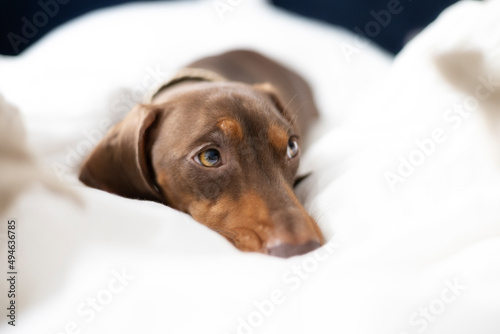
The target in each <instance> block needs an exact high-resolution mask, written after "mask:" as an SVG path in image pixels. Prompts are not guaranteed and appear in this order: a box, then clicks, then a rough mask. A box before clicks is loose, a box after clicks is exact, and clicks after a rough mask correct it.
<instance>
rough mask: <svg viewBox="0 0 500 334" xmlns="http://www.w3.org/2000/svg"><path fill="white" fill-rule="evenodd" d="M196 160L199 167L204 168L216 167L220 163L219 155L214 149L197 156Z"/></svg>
mask: <svg viewBox="0 0 500 334" xmlns="http://www.w3.org/2000/svg"><path fill="white" fill-rule="evenodd" d="M197 158H198V159H196V160H197V161H196V162H198V163H199V164H200V165H202V166H205V167H216V166H217V165H218V164H219V162H220V153H219V151H217V150H216V149H213V148H210V149H208V150H205V151H203V152H201V153H200V154H198V155H197Z"/></svg>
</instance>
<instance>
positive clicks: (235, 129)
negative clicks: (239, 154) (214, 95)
mask: <svg viewBox="0 0 500 334" xmlns="http://www.w3.org/2000/svg"><path fill="white" fill-rule="evenodd" d="M217 126H218V127H219V128H220V129H221V130H222V132H224V133H225V134H226V135H228V136H229V137H231V138H234V139H238V140H242V139H243V131H242V130H241V126H240V123H238V121H237V120H235V119H234V118H230V117H222V118H221V119H219V121H218V122H217Z"/></svg>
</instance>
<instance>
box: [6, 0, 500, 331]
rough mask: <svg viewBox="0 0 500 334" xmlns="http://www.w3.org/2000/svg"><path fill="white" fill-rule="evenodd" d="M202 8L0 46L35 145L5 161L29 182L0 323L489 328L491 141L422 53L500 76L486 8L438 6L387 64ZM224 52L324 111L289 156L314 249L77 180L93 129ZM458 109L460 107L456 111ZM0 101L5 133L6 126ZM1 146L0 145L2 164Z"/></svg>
mask: <svg viewBox="0 0 500 334" xmlns="http://www.w3.org/2000/svg"><path fill="white" fill-rule="evenodd" d="M213 3H214V2H213V1H205V2H200V3H149V4H140V5H137V4H135V5H126V6H121V7H117V8H111V9H107V10H102V11H98V12H95V13H93V14H90V15H86V16H84V17H82V18H80V19H78V20H75V21H73V22H71V23H70V24H67V25H65V26H63V27H61V28H59V29H58V30H56V31H55V32H53V33H51V34H50V35H49V36H48V37H46V38H45V39H43V40H42V41H41V42H40V43H38V44H37V45H36V46H35V47H33V48H31V49H30V50H29V51H28V52H26V53H25V54H24V55H23V56H21V57H17V58H7V57H2V58H0V93H1V94H2V95H3V97H4V98H5V99H6V100H8V101H9V102H10V103H12V104H14V105H16V106H17V107H18V108H19V110H20V111H21V112H20V115H21V116H22V120H23V122H24V127H25V128H26V136H27V137H26V139H27V143H28V147H29V149H30V150H31V152H32V154H33V155H34V156H35V158H36V159H35V160H36V165H35V164H34V163H32V162H31V160H29V159H27V160H26V161H20V162H18V163H19V164H20V166H21V165H22V166H26V164H27V165H29V166H30V168H32V169H34V170H38V172H34V173H33V175H35V177H33V178H32V179H34V180H35V181H33V180H32V179H28V178H25V179H23V180H21V181H19V182H20V183H23V184H25V185H27V187H26V188H23V189H24V190H23V191H22V193H21V195H20V196H19V197H17V198H16V200H15V201H14V202H13V203H12V204H11V205H10V207H9V208H8V210H7V211H6V212H4V213H3V215H2V216H3V217H4V218H2V220H1V222H0V229H1V230H0V236H1V237H2V239H1V242H2V243H1V252H0V254H1V257H0V262H1V265H0V267H1V268H3V269H2V277H4V274H5V276H6V272H7V269H4V268H6V266H7V263H6V262H7V255H6V254H7V253H6V241H7V239H6V231H7V219H8V218H9V219H12V218H14V219H16V221H17V240H18V243H17V249H16V251H17V260H16V261H17V262H16V265H17V268H16V269H17V271H18V275H17V287H16V289H17V296H16V307H17V308H16V311H17V319H16V326H15V327H12V326H10V325H8V324H7V320H8V318H7V317H6V314H7V311H6V307H7V305H8V304H7V303H8V302H9V299H8V298H7V293H6V291H7V290H8V285H7V281H6V280H5V279H3V278H2V280H0V282H1V283H0V291H1V293H0V309H2V310H3V311H2V314H0V316H1V318H0V319H2V320H1V321H0V332H1V333H43V334H55V333H103V334H104V333H105V334H109V333H120V334H123V333H169V334H181V333H182V334H184V333H219V334H221V333H222V334H233V333H245V334H250V333H342V334H348V333H384V334H387V333H394V334H403V333H407V334H413V333H429V334H431V333H438V334H448V333H449V334H458V333H460V334H461V333H463V334H469V333H480V334H498V333H500V256H499V254H500V222H499V217H500V206H499V205H498V203H499V202H500V177H499V176H500V171H499V164H498V161H497V160H495V152H496V151H497V150H498V149H499V148H498V146H495V144H494V143H493V142H492V140H491V139H490V138H491V136H490V133H489V132H488V130H487V129H488V124H487V123H486V121H485V119H486V118H484V117H483V111H484V110H483V109H485V108H486V107H485V106H486V104H487V103H489V102H490V101H489V100H488V99H486V100H484V101H483V102H481V103H480V104H478V105H477V106H476V107H474V106H472V107H471V103H472V102H473V101H472V100H471V99H470V98H469V97H468V96H469V95H467V92H464V90H463V89H459V88H456V87H457V85H456V84H454V83H450V82H448V79H445V78H444V77H443V75H442V74H441V73H442V71H441V70H440V69H439V68H438V66H437V65H436V64H437V63H436V61H435V59H436V57H438V56H439V55H442V54H444V53H447V54H456V53H460V52H462V53H463V52H478V53H479V54H482V55H483V62H484V63H483V65H484V66H483V67H481V68H482V69H483V70H484V72H481V73H473V75H471V73H468V72H467V69H468V68H469V67H468V66H469V64H468V63H467V62H463V63H460V64H458V65H457V69H462V70H463V71H462V72H461V71H459V70H457V71H456V75H457V77H458V79H457V80H460V78H467V79H470V78H472V79H474V78H476V79H477V78H478V77H479V76H481V78H483V79H486V80H487V78H488V76H489V75H493V78H492V80H493V82H495V78H497V79H496V80H497V81H498V80H500V71H499V69H500V66H499V65H498V64H500V63H499V62H498V60H499V57H500V40H499V39H498V38H497V37H498V36H499V33H500V23H499V22H500V20H499V18H500V14H499V13H500V5H499V3H500V2H499V1H487V2H484V3H481V2H462V3H459V4H457V5H455V6H453V7H452V8H451V9H449V10H447V11H446V12H445V13H444V14H443V15H441V17H440V18H439V19H438V20H437V22H435V23H434V24H432V25H431V26H430V27H428V28H427V29H426V30H425V31H424V32H423V33H422V34H420V35H419V36H417V38H416V39H415V40H413V41H412V42H410V44H409V45H408V46H407V47H406V48H405V49H404V50H403V52H402V53H401V54H400V55H398V57H396V59H395V60H394V61H393V60H392V59H391V58H390V57H389V56H388V55H386V54H384V53H383V52H381V51H380V50H378V49H376V48H375V47H374V46H372V45H369V44H364V43H361V42H362V41H360V40H358V39H357V38H355V37H353V36H352V35H350V34H348V33H346V32H343V31H341V30H339V29H335V28H332V27H329V26H325V25H322V24H319V23H314V22H311V21H307V20H303V19H299V18H297V17H294V16H291V15H288V14H285V13H284V12H281V11H278V10H276V9H272V8H271V7H269V6H268V5H266V4H264V3H261V2H260V1H253V2H251V1H243V2H240V4H239V5H237V6H235V7H234V9H233V10H232V11H230V12H227V13H226V14H225V15H224V20H221V19H220V17H219V15H218V13H217V12H216V10H215V9H214V7H213ZM239 47H246V48H252V49H256V50H259V51H261V52H263V53H265V54H268V55H270V56H271V57H273V58H276V59H278V60H280V61H282V62H284V63H286V64H288V65H289V66H291V67H293V68H295V69H296V70H297V71H299V72H300V73H301V74H302V75H303V76H305V77H306V78H307V79H308V81H309V82H310V83H311V85H312V87H313V90H314V92H315V95H316V98H317V102H318V105H319V108H320V110H321V113H322V119H323V122H322V125H321V127H320V129H318V131H317V132H316V135H315V139H314V142H313V143H312V145H311V147H310V149H309V151H308V152H306V154H305V155H304V156H303V159H302V165H301V170H302V171H313V175H312V176H311V177H309V178H308V179H307V180H306V181H304V182H303V184H301V186H300V187H299V189H298V195H299V197H300V198H301V199H302V200H303V202H304V203H305V206H306V209H307V210H308V211H309V212H310V213H311V214H312V215H313V216H314V217H315V218H316V219H317V221H318V223H319V225H320V227H321V228H322V230H323V231H324V234H325V236H326V237H327V239H328V240H329V243H328V244H327V245H326V246H325V247H323V248H322V249H320V250H318V251H317V252H315V253H314V254H309V255H304V256H300V257H294V258H291V259H279V258H273V257H270V256H264V255H260V254H252V253H241V252H239V251H238V250H236V249H235V248H234V247H233V246H232V245H230V244H229V243H228V242H227V241H226V240H225V239H224V238H223V237H221V236H219V235H218V234H216V233H215V232H213V231H211V230H209V229H207V228H205V227H204V226H202V225H201V224H199V223H197V222H195V221H194V220H193V219H191V218H190V217H189V216H187V215H185V214H182V213H179V212H177V211H175V210H172V209H170V208H168V207H165V206H162V205H159V204H156V203H152V202H147V201H136V200H130V199H125V198H120V197H117V196H114V195H111V194H108V193H105V192H101V191H98V190H95V189H90V188H87V187H84V186H83V185H82V184H80V183H79V182H78V181H77V177H76V175H77V169H78V164H79V163H80V162H81V159H83V158H84V156H85V154H86V153H88V151H89V150H90V149H91V147H92V145H93V143H94V142H95V140H96V139H98V137H99V136H100V135H101V133H102V132H103V130H102V129H101V127H102V128H105V127H106V126H107V125H108V123H111V122H115V121H116V120H118V119H120V118H121V117H123V116H124V114H125V113H126V111H128V107H129V106H130V105H133V104H135V103H136V102H139V101H140V99H141V98H142V96H143V95H144V94H147V93H148V91H149V90H150V89H152V88H153V86H154V85H155V84H156V82H155V81H156V79H158V80H161V78H166V77H167V76H168V75H169V74H170V73H172V72H173V71H175V69H177V68H178V67H180V66H182V65H184V64H186V63H188V62H190V61H191V60H194V59H196V58H199V57H202V56H206V55H209V54H213V53H218V52H221V51H223V50H228V49H234V48H239ZM454 73H455V72H454ZM152 78H154V79H152ZM477 80H478V81H477V82H476V83H474V84H471V85H472V86H471V87H475V85H478V84H480V83H481V81H480V80H479V79H477ZM499 87H500V86H499ZM488 88H490V89H492V92H491V93H492V95H495V93H496V92H495V89H496V86H495V85H490V86H488V87H486V89H488ZM483 91H484V90H483ZM484 92H486V91H484ZM468 93H470V94H474V93H473V91H471V92H468ZM471 101H472V102H471ZM457 106H458V107H457ZM460 106H462V109H463V110H465V112H463V115H465V116H461V115H460V114H459V113H455V112H453V110H458V109H456V108H460ZM0 108H1V109H2V113H0V117H1V118H2V119H1V120H0V121H1V122H2V123H3V124H2V127H1V129H2V134H0V136H3V137H2V138H1V139H2V142H7V141H5V140H6V139H5V138H6V136H8V137H12V138H14V137H13V136H14V134H15V133H18V134H19V133H20V132H19V131H20V129H19V128H17V127H16V126H15V124H14V123H12V124H11V123H5V122H7V117H8V115H10V117H15V114H13V113H12V110H11V109H10V108H8V107H6V106H5V105H4V104H3V102H2V104H1V105H0ZM453 108H455V109H453ZM450 110H452V111H450ZM468 111H470V113H469V112H468ZM10 119H11V120H12V119H13V118H10ZM11 120H10V121H9V122H13V121H11ZM5 124H9V126H5ZM9 131H10V133H9ZM430 140H432V143H433V144H432V143H431V142H430ZM416 142H419V143H420V144H417V143H416ZM419 145H420V146H419ZM422 147H423V148H422ZM1 148H2V147H1V146H0V149H1ZM418 152H421V153H418ZM422 152H423V153H422ZM426 152H427V153H426ZM9 159H11V157H10V156H8V155H4V156H2V157H0V168H4V166H12V165H9V163H10V160H9ZM412 159H413V160H412ZM419 159H420V160H419ZM402 160H404V161H409V160H412V161H414V162H415V164H417V166H410V165H409V164H410V163H409V162H401V161H402ZM415 164H414V165H415ZM403 165H404V166H403ZM14 166H17V165H14ZM37 166H38V167H37ZM401 166H402V167H401ZM16 168H17V167H16ZM398 168H400V172H402V174H404V176H401V175H399V176H397V175H398ZM5 170H6V169H2V173H3V171H5ZM28 170H29V168H28ZM40 170H41V171H42V173H40ZM388 173H393V174H390V176H388V175H389V174H388ZM40 175H43V176H40ZM47 175H49V176H52V177H53V179H52V180H49V179H48V178H49V176H47ZM388 178H391V179H392V183H391V182H388ZM9 179H12V175H7V174H5V173H3V174H2V175H1V176H0V180H2V182H6V180H9ZM37 179H39V180H42V179H43V182H41V181H40V182H38V181H36V180H37ZM58 179H59V180H61V181H62V182H63V184H64V185H63V187H62V188H63V189H60V188H61V186H60V185H58V186H54V184H56V181H57V180H58ZM57 182H59V181H57ZM3 184H4V183H3ZM5 184H6V183H5ZM47 184H48V185H51V186H52V188H59V192H54V191H52V190H49V188H48V187H47V186H45V185H47ZM391 184H392V186H391ZM19 189H21V188H19ZM4 200H5V198H3V199H2V201H4Z"/></svg>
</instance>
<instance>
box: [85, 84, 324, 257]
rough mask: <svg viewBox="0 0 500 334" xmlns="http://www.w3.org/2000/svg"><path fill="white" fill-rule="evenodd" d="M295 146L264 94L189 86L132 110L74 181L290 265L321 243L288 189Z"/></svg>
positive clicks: (274, 99) (282, 115)
mask: <svg viewBox="0 0 500 334" xmlns="http://www.w3.org/2000/svg"><path fill="white" fill-rule="evenodd" d="M299 159H300V137H299V136H298V133H297V129H296V126H295V124H294V119H293V115H291V113H290V112H289V111H287V110H286V108H285V106H284V105H283V103H282V101H281V100H280V98H279V97H278V95H277V93H276V92H275V90H274V89H273V87H272V86H271V85H269V84H259V85H253V86H252V85H247V84H243V83H236V82H203V81H201V82H196V81H194V82H193V81H188V82H184V83H181V84H179V85H176V87H175V89H172V88H169V89H165V90H163V91H162V92H161V93H160V94H157V96H156V97H155V99H153V101H152V103H151V104H147V105H138V106H136V107H135V108H134V109H133V110H132V111H131V112H130V113H129V114H128V115H127V116H126V118H125V119H124V120H122V121H121V122H120V123H119V124H117V125H116V126H115V127H114V128H113V129H112V130H111V131H110V132H109V133H108V134H107V135H106V137H105V138H104V139H103V140H102V141H101V142H100V143H99V144H98V145H97V147H96V148H95V150H94V151H93V152H92V154H91V155H90V156H89V157H88V159H87V160H86V161H85V163H84V165H83V168H82V171H81V174H80V180H81V181H82V182H84V183H85V184H87V185H89V186H91V187H94V188H98V189H102V190H105V191H108V192H111V193H115V194H118V195H121V196H124V197H129V198H138V199H147V200H154V201H158V202H161V203H164V204H166V205H169V206H171V207H173V208H175V209H178V210H181V211H183V212H186V213H188V214H190V215H191V216H192V217H193V218H194V219H196V220H197V221H199V222H201V223H202V224H204V225H206V226H208V227H210V228H211V229H213V230H215V231H217V232H219V233H220V234H221V235H223V236H224V237H226V238H227V239H228V240H229V241H231V242H232V243H234V245H235V246H236V247H237V248H239V249H241V250H245V251H257V252H262V253H268V254H271V255H276V256H282V257H288V256H292V255H296V254H303V253H306V252H308V251H310V250H313V249H315V248H318V247H319V246H320V245H321V244H322V243H323V236H322V234H321V231H320V230H319V228H318V226H317V224H316V222H315V221H314V220H313V219H312V218H311V217H310V216H309V215H308V214H307V213H306V211H305V210H304V208H303V207H302V205H301V204H300V203H299V201H298V200H297V198H296V196H295V194H294V192H293V186H294V182H295V180H296V173H297V168H298V166H299Z"/></svg>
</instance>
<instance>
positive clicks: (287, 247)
mask: <svg viewBox="0 0 500 334" xmlns="http://www.w3.org/2000/svg"><path fill="white" fill-rule="evenodd" d="M319 247H321V244H320V243H319V242H317V241H315V240H310V241H308V242H306V243H303V244H301V245H294V244H278V245H275V246H273V247H270V248H268V249H267V253H268V254H269V255H273V256H278V257H285V258H286V257H291V256H294V255H302V254H306V253H309V252H311V251H313V250H315V249H318V248H319Z"/></svg>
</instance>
